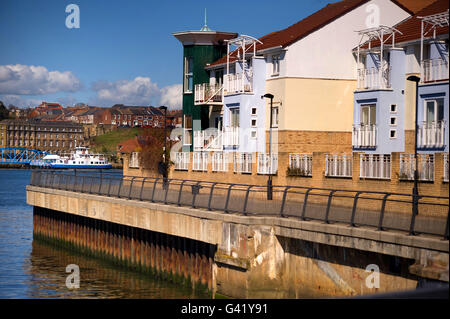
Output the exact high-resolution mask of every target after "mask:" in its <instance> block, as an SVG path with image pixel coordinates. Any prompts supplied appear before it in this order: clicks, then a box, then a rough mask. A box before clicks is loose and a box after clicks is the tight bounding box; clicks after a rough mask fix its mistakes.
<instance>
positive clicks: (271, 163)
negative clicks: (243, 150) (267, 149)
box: [258, 153, 278, 175]
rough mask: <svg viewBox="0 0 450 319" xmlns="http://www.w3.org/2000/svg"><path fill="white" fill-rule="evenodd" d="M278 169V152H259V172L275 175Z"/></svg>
mask: <svg viewBox="0 0 450 319" xmlns="http://www.w3.org/2000/svg"><path fill="white" fill-rule="evenodd" d="M277 171H278V154H270V155H269V154H266V153H259V154H258V174H265V175H268V174H270V175H274V174H276V173H277Z"/></svg>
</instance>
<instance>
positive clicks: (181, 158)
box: [174, 152, 189, 171]
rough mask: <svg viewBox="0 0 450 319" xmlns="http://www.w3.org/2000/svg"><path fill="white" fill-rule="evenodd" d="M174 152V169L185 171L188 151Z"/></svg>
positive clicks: (187, 166)
mask: <svg viewBox="0 0 450 319" xmlns="http://www.w3.org/2000/svg"><path fill="white" fill-rule="evenodd" d="M174 154H175V158H174V163H175V170H177V171H187V170H188V168H189V152H177V153H174Z"/></svg>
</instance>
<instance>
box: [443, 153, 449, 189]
mask: <svg viewBox="0 0 450 319" xmlns="http://www.w3.org/2000/svg"><path fill="white" fill-rule="evenodd" d="M448 170H449V166H448V153H445V154H444V174H443V175H444V177H443V180H444V182H447V183H448V175H449V172H448Z"/></svg>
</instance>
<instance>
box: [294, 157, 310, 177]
mask: <svg viewBox="0 0 450 319" xmlns="http://www.w3.org/2000/svg"><path fill="white" fill-rule="evenodd" d="M312 163H313V158H312V153H289V167H288V175H289V176H312Z"/></svg>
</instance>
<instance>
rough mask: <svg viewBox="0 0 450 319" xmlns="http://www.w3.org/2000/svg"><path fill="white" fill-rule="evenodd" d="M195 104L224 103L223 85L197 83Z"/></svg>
mask: <svg viewBox="0 0 450 319" xmlns="http://www.w3.org/2000/svg"><path fill="white" fill-rule="evenodd" d="M194 93H195V94H194V104H195V105H201V104H222V101H223V85H219V84H214V85H210V84H209V83H201V84H196V85H195V90H194Z"/></svg>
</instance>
